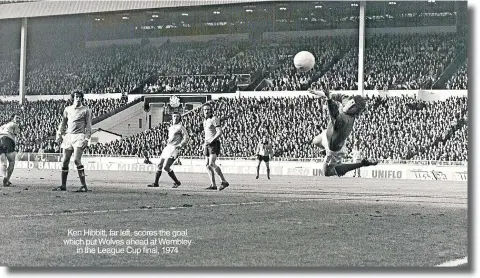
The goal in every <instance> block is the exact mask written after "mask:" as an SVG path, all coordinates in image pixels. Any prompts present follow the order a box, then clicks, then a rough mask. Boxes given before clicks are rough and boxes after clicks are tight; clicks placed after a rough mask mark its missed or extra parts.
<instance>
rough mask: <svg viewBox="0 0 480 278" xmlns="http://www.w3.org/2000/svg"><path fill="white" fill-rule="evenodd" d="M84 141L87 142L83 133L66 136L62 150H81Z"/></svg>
mask: <svg viewBox="0 0 480 278" xmlns="http://www.w3.org/2000/svg"><path fill="white" fill-rule="evenodd" d="M84 141H85V134H83V133H77V134H65V135H64V136H63V140H62V148H63V149H65V150H68V149H73V148H81V147H82V146H83V142H84Z"/></svg>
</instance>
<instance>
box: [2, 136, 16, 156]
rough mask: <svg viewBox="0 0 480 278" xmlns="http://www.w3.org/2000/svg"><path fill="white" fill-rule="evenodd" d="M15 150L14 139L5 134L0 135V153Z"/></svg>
mask: <svg viewBox="0 0 480 278" xmlns="http://www.w3.org/2000/svg"><path fill="white" fill-rule="evenodd" d="M13 152H15V141H13V140H12V138H10V137H7V136H1V137H0V154H7V153H13Z"/></svg>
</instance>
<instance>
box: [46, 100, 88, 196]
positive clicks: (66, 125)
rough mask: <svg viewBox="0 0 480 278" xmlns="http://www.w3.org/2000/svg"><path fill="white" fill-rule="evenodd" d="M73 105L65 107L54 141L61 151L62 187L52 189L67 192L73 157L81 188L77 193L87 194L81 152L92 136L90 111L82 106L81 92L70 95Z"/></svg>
mask: <svg viewBox="0 0 480 278" xmlns="http://www.w3.org/2000/svg"><path fill="white" fill-rule="evenodd" d="M71 97H72V100H73V105H70V106H67V107H65V110H64V111H63V116H62V121H61V122H60V124H59V126H58V130H57V138H56V141H57V143H58V144H60V145H61V148H62V149H63V155H62V179H61V182H62V185H61V186H59V187H57V188H54V189H53V190H55V191H66V190H67V176H68V170H69V169H68V168H69V164H70V159H71V157H72V155H73V157H74V163H75V166H76V167H77V171H78V177H79V178H80V183H81V184H82V186H81V187H80V189H78V190H77V192H87V191H89V190H88V188H87V183H86V181H85V168H84V167H83V165H82V154H83V150H84V149H85V148H86V147H87V146H88V140H90V136H91V135H92V111H91V110H90V109H88V108H87V107H86V106H84V105H83V99H84V95H83V92H81V91H78V90H75V91H73V92H72V94H71Z"/></svg>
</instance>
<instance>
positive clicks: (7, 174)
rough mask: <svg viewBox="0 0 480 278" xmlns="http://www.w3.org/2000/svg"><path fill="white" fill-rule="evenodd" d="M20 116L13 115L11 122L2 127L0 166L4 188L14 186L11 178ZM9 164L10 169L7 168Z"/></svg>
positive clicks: (0, 127)
mask: <svg viewBox="0 0 480 278" xmlns="http://www.w3.org/2000/svg"><path fill="white" fill-rule="evenodd" d="M19 123H20V116H19V115H17V114H13V115H12V116H11V117H10V121H9V122H8V123H6V124H4V125H2V126H0V163H1V164H0V165H1V168H0V169H1V171H2V173H3V186H12V183H11V182H10V178H11V177H12V174H13V170H14V169H15V157H16V155H17V153H16V152H15V144H16V142H17V136H18V135H19V134H20V128H19ZM7 163H8V167H7Z"/></svg>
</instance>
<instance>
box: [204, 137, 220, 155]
mask: <svg viewBox="0 0 480 278" xmlns="http://www.w3.org/2000/svg"><path fill="white" fill-rule="evenodd" d="M204 154H205V156H210V155H212V154H216V155H217V156H218V155H220V141H218V140H216V141H213V142H212V143H210V144H208V145H206V147H205V150H204Z"/></svg>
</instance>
